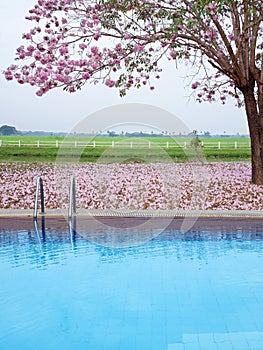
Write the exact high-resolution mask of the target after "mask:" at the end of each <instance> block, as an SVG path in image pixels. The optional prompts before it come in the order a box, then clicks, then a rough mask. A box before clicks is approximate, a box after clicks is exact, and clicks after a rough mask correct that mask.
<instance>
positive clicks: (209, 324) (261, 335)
mask: <svg viewBox="0 0 263 350" xmlns="http://www.w3.org/2000/svg"><path fill="white" fill-rule="evenodd" d="M210 222H211V221H210ZM6 225H7V223H6ZM12 225H13V223H12ZM63 225H64V226H63ZM63 225H62V226H63V227H62V229H60V230H58V229H57V225H54V224H53V222H51V223H45V227H43V223H42V227H41V224H40V227H39V232H38V231H36V229H35V228H34V226H33V225H32V223H31V221H30V222H29V221H26V222H25V221H24V222H22V223H21V224H20V223H19V222H17V224H16V228H15V229H14V228H10V229H9V228H6V229H1V228H0V349H1V350H13V349H16V350H17V349H23V350H36V349H38V350H62V349H63V350H67V349H68V350H73V349H76V350H82V349H83V350H84V349H85V350H86V349H90V350H144V349H146V350H148V349H149V350H188V349H189V350H197V349H198V350H214V349H215V350H262V349H263V268H262V267H263V223H262V222H261V221H258V220H254V221H252V222H249V223H248V222H247V221H246V220H238V221H237V222H233V221H231V223H230V224H228V223H227V222H226V221H216V222H214V223H213V225H210V226H211V227H210V228H209V224H208V221H206V222H199V224H198V223H197V225H195V227H193V229H192V230H191V231H189V232H187V233H181V232H180V231H179V230H178V229H177V228H176V227H173V225H170V226H169V227H167V228H166V229H165V230H164V231H163V232H162V233H161V234H159V235H156V236H154V237H152V238H151V239H150V240H148V241H146V242H145V241H144V242H143V243H141V244H138V242H137V239H138V237H137V236H136V235H132V234H131V237H129V244H126V245H123V246H122V245H121V244H119V245H118V244H115V245H112V244H107V241H108V240H109V239H110V238H109V236H108V232H106V231H107V228H106V226H105V232H102V230H101V228H100V230H99V231H98V232H96V228H94V227H93V228H92V232H89V234H88V235H87V236H85V237H83V235H79V234H74V232H73V235H72V231H69V230H68V228H67V226H66V224H63ZM93 226H94V225H93ZM19 227H20V228H19ZM109 230H110V232H112V226H109ZM131 233H132V230H131ZM97 235H103V237H104V243H103V244H102V241H101V240H100V241H99V242H98V241H97V240H96V237H97ZM133 237H136V242H133ZM111 242H112V237H111ZM115 243H116V239H115ZM133 243H134V244H133Z"/></svg>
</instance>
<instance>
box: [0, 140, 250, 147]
mask: <svg viewBox="0 0 263 350" xmlns="http://www.w3.org/2000/svg"><path fill="white" fill-rule="evenodd" d="M5 146H9V147H10V146H12V147H24V146H27V147H32V148H40V147H53V148H54V147H55V148H59V147H61V146H62V147H63V148H67V147H68V148H72V147H74V148H78V147H81V148H86V147H90V148H97V147H103V148H109V147H112V148H115V147H118V148H148V149H151V148H166V149H176V148H184V149H186V148H188V147H191V141H188V142H186V141H184V142H175V141H173V140H172V141H170V142H169V141H165V142H158V141H146V140H145V141H136V140H134V139H133V140H132V141H129V140H125V141H112V140H109V141H96V140H91V141H85V142H84V141H80V140H70V141H58V140H54V141H44V140H36V141H34V142H26V141H23V140H0V147H5ZM200 146H201V147H203V148H204V149H242V150H248V149H250V147H251V145H250V142H249V141H248V140H245V141H240V142H238V141H234V142H227V140H226V141H210V142H209V141H207V142H206V141H202V142H201V143H200Z"/></svg>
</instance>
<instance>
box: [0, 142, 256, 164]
mask: <svg viewBox="0 0 263 350" xmlns="http://www.w3.org/2000/svg"><path fill="white" fill-rule="evenodd" d="M200 141H201V142H202V145H201V144H200V147H198V149H197V150H195V149H194V147H193V146H191V138H173V137H169V136H167V137H149V138H137V137H136V138H135V137H134V138H132V137H129V138H127V137H101V136H98V137H97V136H96V137H93V138H92V137H91V138H86V137H85V138H84V137H78V138H76V137H67V138H63V137H56V136H42V137H37V136H32V137H31V136H0V144H1V146H0V161H30V162H32V161H39V162H54V161H56V160H57V157H58V158H60V159H64V160H65V159H66V160H69V161H71V160H72V161H76V160H78V161H87V162H91V161H98V160H99V161H124V162H127V161H133V160H138V161H147V162H148V161H175V162H185V161H187V160H189V159H197V158H198V159H201V158H203V159H206V160H207V161H219V160H225V161H234V160H250V157H251V151H250V140H249V139H248V138H241V137H231V138H230V137H225V138H213V137H211V138H202V137H200Z"/></svg>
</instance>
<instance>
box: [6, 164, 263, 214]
mask: <svg viewBox="0 0 263 350" xmlns="http://www.w3.org/2000/svg"><path fill="white" fill-rule="evenodd" d="M0 165H1V167H0V208H13V209H22V208H24V209H30V208H31V209H33V207H34V200H35V190H36V178H37V177H38V176H41V177H42V179H43V183H44V193H45V205H46V207H47V208H65V207H67V205H68V197H69V196H68V194H69V178H70V175H74V176H75V180H76V193H77V207H79V208H87V209H88V208H90V209H138V210H140V209H186V210H187V209H188V210H189V209H221V210H223V209H225V210H237V209H241V210H252V209H254V210H263V186H256V185H252V184H251V165H250V163H245V162H233V163H227V162H226V163H224V162H218V163H206V164H197V163H187V164H173V163H157V164H154V163H152V164H151V163H147V164H146V163H144V164H143V163H128V164H116V163H114V164H99V163H80V164H76V165H74V166H73V165H72V164H62V165H58V164H51V163H1V164H0Z"/></svg>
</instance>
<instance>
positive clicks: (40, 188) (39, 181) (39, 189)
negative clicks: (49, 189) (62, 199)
mask: <svg viewBox="0 0 263 350" xmlns="http://www.w3.org/2000/svg"><path fill="white" fill-rule="evenodd" d="M39 192H40V203H41V214H44V213H45V202H44V187H43V181H42V179H41V177H40V176H38V177H37V188H36V198H35V207H34V214H33V218H34V219H36V218H37V211H38V197H39Z"/></svg>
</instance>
